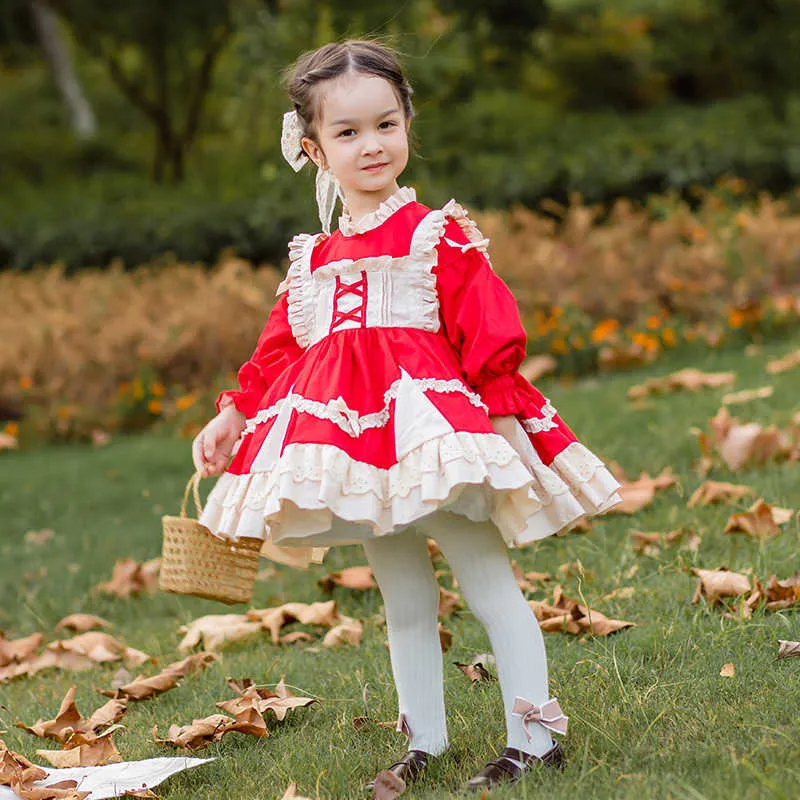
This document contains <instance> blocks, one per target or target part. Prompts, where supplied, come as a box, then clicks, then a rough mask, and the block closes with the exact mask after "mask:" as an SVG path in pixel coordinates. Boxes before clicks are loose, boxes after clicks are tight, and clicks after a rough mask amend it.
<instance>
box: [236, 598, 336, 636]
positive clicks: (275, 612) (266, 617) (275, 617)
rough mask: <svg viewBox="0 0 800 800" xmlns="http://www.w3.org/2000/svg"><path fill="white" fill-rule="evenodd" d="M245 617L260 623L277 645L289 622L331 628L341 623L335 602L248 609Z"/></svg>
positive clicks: (286, 604) (288, 604) (285, 604)
mask: <svg viewBox="0 0 800 800" xmlns="http://www.w3.org/2000/svg"><path fill="white" fill-rule="evenodd" d="M246 616H247V618H248V619H249V620H251V621H254V622H259V623H261V627H262V628H263V629H264V630H267V631H269V633H270V636H271V638H272V643H273V644H278V642H279V640H280V630H281V628H282V627H283V626H284V625H288V624H289V623H290V622H299V623H301V624H302V625H321V626H323V627H325V628H331V627H333V626H334V625H338V624H339V623H340V622H341V621H342V618H341V617H340V616H339V611H338V608H337V606H336V601H335V600H328V601H326V602H324V603H284V604H283V605H282V606H277V607H275V608H261V609H255V608H254V609H250V611H248V612H247V615H246Z"/></svg>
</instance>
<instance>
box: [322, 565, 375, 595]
mask: <svg viewBox="0 0 800 800" xmlns="http://www.w3.org/2000/svg"><path fill="white" fill-rule="evenodd" d="M317 586H319V588H320V589H322V590H323V591H325V592H330V591H333V587H334V586H343V587H345V588H346V589H357V590H358V591H362V592H365V591H367V590H369V589H377V588H378V584H377V583H375V578H374V577H373V575H372V567H369V566H358V567H348V568H347V569H343V570H341V571H340V572H331V573H330V574H328V575H325V576H323V577H322V578H320V579H319V580H318V581H317Z"/></svg>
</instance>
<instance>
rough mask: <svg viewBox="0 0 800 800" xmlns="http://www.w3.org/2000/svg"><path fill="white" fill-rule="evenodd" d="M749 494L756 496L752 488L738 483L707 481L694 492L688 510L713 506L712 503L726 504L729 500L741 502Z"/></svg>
mask: <svg viewBox="0 0 800 800" xmlns="http://www.w3.org/2000/svg"><path fill="white" fill-rule="evenodd" d="M749 494H755V490H754V489H753V488H752V487H750V486H742V485H741V484H736V483H725V482H724V481H705V482H703V483H702V484H701V485H700V486H698V487H697V489H695V490H694V492H693V493H692V496H691V497H690V498H689V502H688V503H687V504H686V505H687V507H688V508H692V507H694V506H696V505H704V506H707V505H711V503H724V502H727V501H728V500H739V499H741V498H742V497H745V496H747V495H749Z"/></svg>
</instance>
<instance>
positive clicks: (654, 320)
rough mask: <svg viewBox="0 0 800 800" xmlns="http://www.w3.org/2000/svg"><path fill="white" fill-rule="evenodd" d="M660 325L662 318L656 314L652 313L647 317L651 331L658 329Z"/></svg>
mask: <svg viewBox="0 0 800 800" xmlns="http://www.w3.org/2000/svg"><path fill="white" fill-rule="evenodd" d="M660 325H661V320H660V319H659V318H658V317H657V316H656V315H655V314H652V315H651V316H649V317H648V318H647V327H648V328H649V329H650V330H651V331H654V330H656V329H657V328H658V327H659V326H660Z"/></svg>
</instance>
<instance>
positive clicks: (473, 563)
mask: <svg viewBox="0 0 800 800" xmlns="http://www.w3.org/2000/svg"><path fill="white" fill-rule="evenodd" d="M418 526H419V527H420V528H421V529H423V530H424V531H425V532H426V533H427V534H428V535H429V536H431V537H432V538H434V539H435V540H436V541H437V542H438V543H439V546H440V547H441V550H442V553H443V554H444V556H445V558H446V559H447V561H448V562H449V564H450V567H451V569H452V570H453V575H454V576H455V578H456V580H457V581H458V584H459V586H460V588H461V591H462V592H463V593H464V597H465V598H466V601H467V603H468V604H469V607H470V609H471V610H472V612H473V613H474V614H475V616H476V617H477V618H478V620H479V621H480V622H481V624H482V625H483V627H484V628H485V629H486V633H487V634H488V636H489V640H490V641H491V644H492V650H493V652H494V657H495V660H496V662H497V673H498V678H499V681H500V687H501V690H502V693H503V704H504V706H505V714H506V730H507V734H508V747H513V748H516V749H518V750H522V751H523V752H525V753H529V754H532V755H536V756H540V755H543V754H544V753H545V752H547V751H548V750H550V749H551V748H552V747H553V742H552V739H551V736H550V732H549V731H547V730H546V729H545V728H543V727H542V726H541V725H537V724H528V725H527V726H526V727H527V734H526V727H525V726H523V723H522V718H521V716H519V715H512V713H511V712H512V710H513V707H514V700H515V698H517V697H521V698H523V699H525V700H527V701H529V702H530V703H533V704H535V705H537V706H541V705H542V704H543V703H545V702H546V701H547V700H548V699H549V697H550V695H549V694H548V685H547V657H546V654H545V648H544V639H543V637H542V632H541V629H540V628H539V622H538V620H537V619H536V617H535V616H534V614H533V611H532V610H531V609H530V607H529V606H528V604H527V603H526V602H525V598H524V597H523V595H522V592H521V591H520V588H519V586H518V585H517V581H516V578H515V577H514V573H513V572H512V570H511V564H510V561H509V558H508V552H507V549H506V545H505V543H504V541H503V538H502V536H501V535H500V532H499V531H498V530H497V528H496V526H495V525H494V524H492V523H491V522H482V523H476V522H472V521H471V520H469V519H467V518H466V517H463V516H460V515H456V514H451V513H448V512H440V513H438V514H434V515H433V516H431V517H428V518H426V519H425V520H422V521H421V522H420V523H418ZM528 737H530V739H529V738H528Z"/></svg>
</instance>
